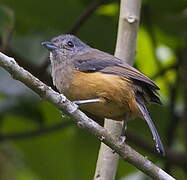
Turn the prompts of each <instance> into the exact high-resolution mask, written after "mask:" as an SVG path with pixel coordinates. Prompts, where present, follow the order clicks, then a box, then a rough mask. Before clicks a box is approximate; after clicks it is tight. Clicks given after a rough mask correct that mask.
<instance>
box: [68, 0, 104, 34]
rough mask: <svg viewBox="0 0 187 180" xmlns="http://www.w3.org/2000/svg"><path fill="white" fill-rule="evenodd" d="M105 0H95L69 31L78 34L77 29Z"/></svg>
mask: <svg viewBox="0 0 187 180" xmlns="http://www.w3.org/2000/svg"><path fill="white" fill-rule="evenodd" d="M104 2H105V1H104V0H94V1H93V2H92V3H91V4H90V5H89V6H88V7H87V8H86V9H85V10H84V11H83V12H82V14H81V15H80V16H78V18H77V20H76V22H75V23H74V25H73V26H72V28H71V29H70V30H69V32H68V33H70V34H76V32H77V30H79V28H80V27H81V25H82V24H83V23H84V22H85V21H86V20H87V19H88V18H89V17H90V16H91V15H92V13H93V12H94V11H95V10H96V9H97V8H98V7H99V6H100V5H101V4H103V3H104Z"/></svg>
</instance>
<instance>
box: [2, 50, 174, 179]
mask: <svg viewBox="0 0 187 180" xmlns="http://www.w3.org/2000/svg"><path fill="white" fill-rule="evenodd" d="M0 66H2V67H3V68H4V69H5V70H7V71H8V72H9V73H10V74H11V75H12V77H13V78H14V79H16V80H19V81H21V82H23V83H24V84H25V85H26V86H28V87H29V88H30V89H32V90H33V91H34V92H35V93H37V94H38V95H39V96H40V97H41V98H42V99H45V100H47V101H49V102H50V103H52V104H54V105H55V106H56V107H57V108H58V109H60V110H63V111H66V113H67V114H69V115H70V116H71V117H72V118H73V119H74V121H75V123H76V124H77V125H78V126H79V127H81V128H83V129H86V130H88V131H89V132H90V133H92V134H93V135H95V136H96V137H97V138H98V139H100V140H101V141H102V142H104V143H105V144H106V145H108V146H109V147H110V148H112V149H113V150H115V152H117V153H118V154H119V155H120V156H121V157H122V159H123V160H125V161H127V162H129V163H131V164H133V165H134V166H135V167H137V168H138V169H140V170H141V171H143V172H145V173H146V174H147V175H149V176H151V177H152V178H154V179H162V180H173V179H174V178H173V177H171V176H170V175H168V174H167V173H166V172H164V171H163V170H162V169H160V168H159V167H157V166H156V165H154V164H153V163H152V162H151V161H149V160H148V159H146V158H144V157H143V156H142V155H141V154H139V153H137V152H136V151H135V150H133V149H132V148H131V147H130V146H128V145H127V144H125V143H122V141H121V140H120V139H119V138H117V137H115V136H112V135H111V133H110V132H108V131H107V130H106V129H105V128H103V127H101V126H100V125H99V124H97V123H96V122H94V121H93V120H91V119H90V118H88V117H87V116H86V115H85V114H84V113H83V112H81V111H80V110H79V109H78V106H77V105H75V104H73V103H72V102H71V101H69V100H68V99H67V98H66V97H65V96H64V95H62V94H59V93H57V92H55V91H54V90H52V88H51V87H48V86H47V85H45V84H44V83H42V82H41V81H40V80H39V79H37V78H35V77H34V76H33V75H32V74H30V73H29V72H28V71H26V70H24V69H23V68H22V67H20V66H19V65H18V64H17V63H16V61H15V60H14V59H13V58H10V57H8V56H6V55H4V54H3V53H0Z"/></svg>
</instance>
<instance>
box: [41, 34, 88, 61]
mask: <svg viewBox="0 0 187 180" xmlns="http://www.w3.org/2000/svg"><path fill="white" fill-rule="evenodd" d="M42 46H44V47H46V48H47V49H48V50H49V51H50V52H51V55H52V56H53V58H54V57H56V58H57V57H59V58H61V57H63V58H70V57H73V56H74V55H77V54H82V53H84V52H85V51H86V50H87V49H89V46H88V45H87V44H85V43H83V42H82V41H81V40H80V39H79V38H77V37H75V36H74V35H71V34H62V35H60V36H57V37H54V38H53V39H52V40H51V41H50V42H42Z"/></svg>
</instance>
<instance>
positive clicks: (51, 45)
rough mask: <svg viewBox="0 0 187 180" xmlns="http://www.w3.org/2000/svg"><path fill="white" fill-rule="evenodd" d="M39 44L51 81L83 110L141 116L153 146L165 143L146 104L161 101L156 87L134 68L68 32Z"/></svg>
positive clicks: (102, 115)
mask: <svg viewBox="0 0 187 180" xmlns="http://www.w3.org/2000/svg"><path fill="white" fill-rule="evenodd" d="M42 45H43V46H44V47H46V48H47V49H48V50H49V51H50V60H51V65H52V69H51V70H52V72H51V74H52V79H53V84H54V85H55V86H56V88H57V89H58V90H59V92H61V93H63V94H64V95H65V96H67V97H68V98H69V99H70V100H71V101H73V102H74V103H76V104H77V105H79V107H80V109H81V110H82V111H84V112H86V113H89V114H91V115H94V116H96V117H99V118H102V119H104V118H110V119H113V120H117V121H122V120H124V119H125V116H126V115H128V117H129V118H135V117H140V118H143V119H145V121H146V122H147V124H148V126H149V128H150V130H151V133H152V136H153V139H154V141H155V146H156V150H157V152H158V153H160V154H162V155H164V153H165V151H164V147H163V144H162V142H161V139H160V137H159V134H158V132H157V130H156V128H155V126H154V123H153V122H152V120H151V117H150V115H149V112H148V110H147V107H146V105H147V104H149V103H150V102H155V103H158V104H161V101H160V99H159V97H158V93H157V90H159V87H158V86H157V85H156V84H155V83H154V82H153V81H152V80H151V79H149V78H148V77H146V76H145V75H143V74H142V73H141V72H139V71H138V70H137V69H135V68H133V67H132V66H130V65H128V64H127V63H125V62H124V61H122V60H121V59H118V58H117V57H115V56H113V55H110V54H108V53H106V52H103V51H100V50H98V49H94V48H92V47H90V46H89V45H87V44H85V43H84V42H82V41H81V40H80V39H79V38H77V37H76V36H74V35H71V34H64V35H60V36H57V37H54V38H53V39H52V40H51V41H50V42H43V43H42Z"/></svg>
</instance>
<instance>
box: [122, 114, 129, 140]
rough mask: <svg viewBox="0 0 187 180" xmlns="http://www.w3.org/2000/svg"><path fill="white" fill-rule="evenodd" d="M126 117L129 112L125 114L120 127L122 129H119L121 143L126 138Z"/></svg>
mask: <svg viewBox="0 0 187 180" xmlns="http://www.w3.org/2000/svg"><path fill="white" fill-rule="evenodd" d="M128 117H129V114H126V116H125V120H124V121H123V127H122V131H121V136H120V140H121V144H123V143H124V142H125V140H126V136H125V131H126V129H127V119H128Z"/></svg>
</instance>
